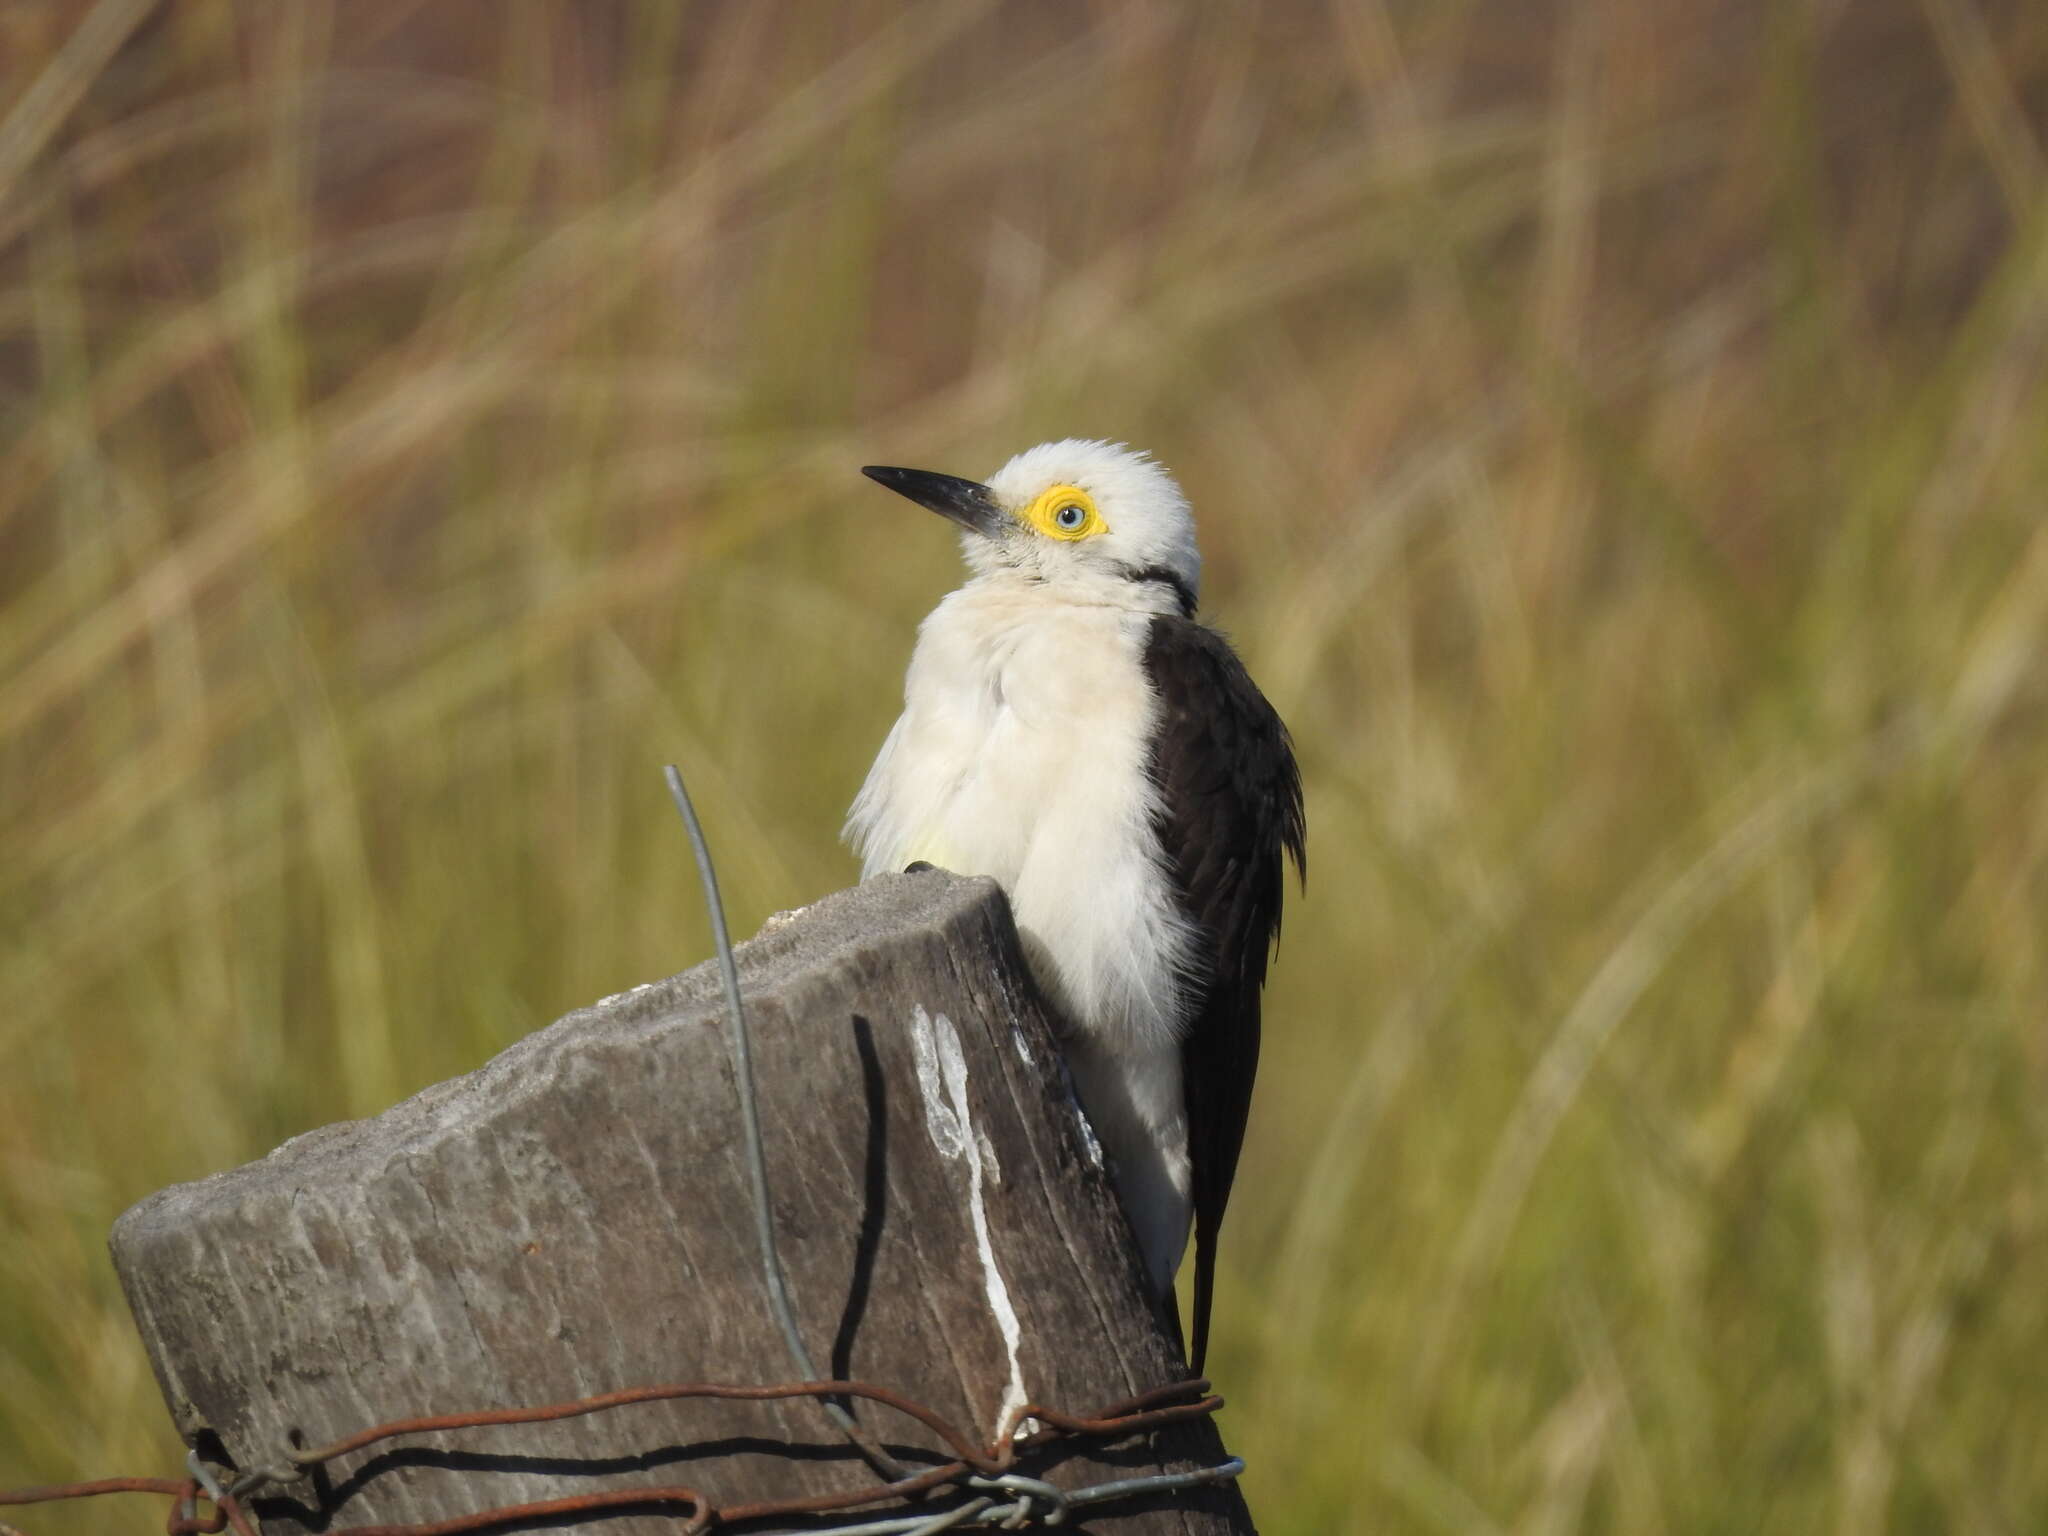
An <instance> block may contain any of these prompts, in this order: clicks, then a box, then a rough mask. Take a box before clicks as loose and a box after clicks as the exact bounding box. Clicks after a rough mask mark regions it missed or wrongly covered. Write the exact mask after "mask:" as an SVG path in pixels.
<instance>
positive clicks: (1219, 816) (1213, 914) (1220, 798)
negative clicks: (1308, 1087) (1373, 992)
mask: <svg viewBox="0 0 2048 1536" xmlns="http://www.w3.org/2000/svg"><path fill="white" fill-rule="evenodd" d="M1145 669H1146V672H1147V674H1148V675H1149V676H1150V678H1151V681H1152V686H1153V688H1154V689H1155V690H1156V691H1157V693H1158V696H1159V706H1160V720H1159V728H1158V732H1157V734H1156V735H1155V737H1154V738H1153V746H1152V762H1151V768H1152V777H1153V779H1154V780H1155V782H1156V783H1157V784H1158V786H1159V788H1160V791H1161V798H1162V800H1163V802H1164V804H1163V805H1162V807H1161V812H1160V815H1159V817H1158V830H1159V835H1160V838H1161V840H1162V842H1163V844H1164V846H1165V850H1166V857H1167V861H1168V867H1169V868H1170V870H1171V871H1172V875H1173V879H1174V883H1175V886H1176V888H1177V890H1178V894H1179V896H1180V900H1181V908H1182V911H1184V912H1185V913H1186V914H1187V915H1188V916H1189V917H1190V918H1191V919H1192V920H1193V921H1194V922H1195V923H1196V924H1197V925H1198V926H1199V927H1200V929H1201V934H1202V948H1201V953H1200V955H1199V957H1198V958H1199V960H1200V962H1201V972H1200V977H1199V981H1200V986H1201V990H1200V993H1199V994H1198V998H1197V1002H1196V1006H1195V1009H1194V1011H1193V1014H1192V1016H1191V1018H1190V1020H1189V1024H1188V1030H1187V1035H1186V1038H1185V1039H1184V1040H1183V1042H1182V1044H1181V1072H1182V1077H1183V1079H1184V1086H1183V1090H1182V1091H1183V1093H1184V1094H1185V1096H1186V1099H1187V1111H1188V1157H1189V1160H1190V1162H1191V1163H1192V1164H1193V1183H1194V1189H1193V1195H1194V1218H1195V1329H1194V1340H1193V1343H1194V1347H1193V1349H1192V1350H1191V1351H1190V1352H1189V1357H1188V1358H1189V1362H1190V1363H1191V1364H1192V1365H1193V1366H1194V1368H1195V1370H1196V1371H1197V1372H1198V1373H1199V1372H1200V1370H1201V1369H1202V1361H1203V1356H1204V1355H1206V1354H1207V1353H1208V1348H1209V1302H1210V1297H1211V1294H1212V1291H1213V1288H1214V1284H1215V1278H1216V1233H1217V1229H1218V1228H1219V1227H1220V1226H1221V1225H1222V1223H1223V1207H1224V1205H1225V1203H1226V1202H1227V1201H1228V1200H1229V1199H1230V1182H1231V1180H1232V1179H1233V1178H1234V1177H1235V1176H1236V1174H1237V1154H1238V1152H1239V1150H1240V1149H1241V1148H1242V1147H1243V1145H1244V1127H1245V1120H1246V1117H1247V1116H1248V1115H1249V1114H1250V1113H1251V1103H1252V1078H1253V1075H1254V1074H1255V1073H1256V1072H1257V1070H1258V1065H1259V989H1260V988H1261V987H1263V986H1264V985H1265V981H1266V960H1267V957H1268V955H1269V954H1270V952H1271V950H1272V946H1273V941H1274V939H1275V938H1277V937H1278V935H1279V932H1280V893H1281V884H1282V875H1283V869H1282V855H1283V853H1284V854H1291V855H1293V857H1294V866H1295V869H1296V870H1297V871H1298V872H1300V873H1301V874H1303V875H1304V876H1306V874H1307V870H1308V865H1307V852H1306V849H1305V847H1304V838H1305V835H1306V829H1305V825H1304V822H1303V817H1302V806H1301V775H1300V773H1299V772H1298V770H1297V769H1296V768H1295V765H1294V749H1293V744H1292V743H1291V742H1290V741H1289V740H1288V736H1287V728H1286V727H1285V726H1284V725H1282V724H1281V723H1280V717H1279V716H1278V715H1276V714H1275V713H1274V712H1273V706H1272V705H1270V704H1268V703H1267V702H1266V699H1265V696H1264V695H1263V694H1261V693H1260V692H1259V690H1258V689H1257V688H1256V687H1255V686H1253V683H1252V680H1251V678H1250V677H1249V676H1248V675H1247V674H1246V672H1245V669H1244V663H1243V662H1241V661H1239V660H1238V659H1237V653H1236V652H1235V651H1233V650H1231V648H1230V642H1229V641H1227V640H1225V639H1224V638H1223V637H1222V636H1221V635H1219V634H1217V633H1216V632H1215V631H1214V630H1211V629H1207V628H1205V627H1203V626H1202V625H1200V624H1198V623H1196V622H1194V621H1193V620H1192V619H1182V618H1173V617H1167V616H1161V617H1159V618H1156V619H1154V620H1153V621H1152V630H1151V633H1150V635H1149V636H1148V637H1147V641H1146V647H1145Z"/></svg>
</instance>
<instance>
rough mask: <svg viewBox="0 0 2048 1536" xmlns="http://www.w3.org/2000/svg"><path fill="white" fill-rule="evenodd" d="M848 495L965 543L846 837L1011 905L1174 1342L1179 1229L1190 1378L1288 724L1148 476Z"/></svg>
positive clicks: (1096, 452) (886, 481)
mask: <svg viewBox="0 0 2048 1536" xmlns="http://www.w3.org/2000/svg"><path fill="white" fill-rule="evenodd" d="M863 473H865V474H866V475H867V476H868V477H869V478H870V479H873V480H875V481H877V482H879V483H880V484H882V485H885V486H887V487H888V488H889V489H890V490H892V491H896V492H898V493H899V494H901V495H903V496H907V497H909V498H910V500H912V501H914V502H916V503H918V504H919V505H920V506H923V507H928V508H930V509H931V510H932V511H934V512H938V513H941V514H943V515H944V516H946V517H948V518H950V519H952V520H953V521H954V522H956V523H958V524H960V525H961V527H962V528H963V529H964V530H965V533H964V534H963V536H962V543H963V547H964V551H965V554H966V558H967V565H968V568H969V570H970V572H971V575H970V577H969V579H968V581H967V583H966V584H965V585H964V586H962V587H961V588H960V589H959V590H958V591H957V592H954V593H952V594H951V595H950V596H948V597H947V598H945V599H944V600H943V601H942V602H941V603H940V604H939V606H938V607H937V608H935V609H933V610H932V612H931V614H930V616H928V617H927V618H926V619H925V621H924V623H923V625H922V626H921V627H920V628H919V630H918V639H917V648H916V651H915V652H914V654H913V655H912V656H911V659H910V672H909V675H908V676H907V677H906V678H905V680H904V689H903V714H902V717H901V718H900V719H898V720H897V722H896V725H895V728H894V729H893V730H891V731H890V732H889V738H888V740H887V741H886V742H884V743H883V745H882V750H881V754H880V755H879V756H878V757H877V758H876V759H875V765H874V768H873V769H872V770H871V771H870V772H869V774H868V778H867V782H866V784H864V785H863V786H862V787H861V791H860V794H859V796H858V798H856V799H855V801H854V802H853V808H852V810H851V811H850V812H849V813H848V815H847V823H846V831H847V836H848V838H849V840H850V841H851V842H852V843H853V844H854V846H855V848H856V849H857V850H858V852H859V853H860V856H861V859H862V861H863V865H864V874H865V875H874V874H877V873H880V872H882V871H886V870H897V869H902V868H903V867H905V866H906V865H909V864H913V863H931V864H936V865H941V866H943V867H944V868H947V869H950V870H953V871H955V872H956V873H960V874H970V875H989V876H993V877H994V878H995V879H996V881H998V882H999V883H1000V884H1001V885H1002V887H1003V889H1004V891H1005V892H1007V894H1008V895H1009V898H1010V905H1011V908H1012V910H1013V911H1014V913H1015V915H1016V920H1017V930H1018V932H1019V934H1021V935H1022V937H1023V940H1024V947H1025V952H1026V954H1027V956H1028V958H1029V960H1030V962H1031V967H1032V970H1033V972H1034V975H1035V977H1036V979H1037V981H1038V983H1039V986H1040V988H1041V989H1042V990H1043V991H1044V992H1045V994H1046V995H1047V997H1048V999H1049V1000H1050V1001H1051V1003H1052V1005H1053V1007H1054V1009H1055V1010H1056V1011H1057V1013H1058V1015H1059V1017H1060V1022H1061V1025H1062V1029H1063V1035H1064V1038H1063V1045H1064V1047H1065V1051H1066V1057H1067V1063H1068V1067H1069V1069H1070V1070H1071V1072H1072V1075H1073V1080H1074V1086H1075V1088H1076V1090H1077V1091H1078V1092H1079V1094H1080V1097H1081V1103H1082V1106H1083V1108H1084V1109H1085V1110H1086V1111H1087V1113H1088V1118H1089V1122H1090V1123H1091V1125H1092V1126H1093V1127H1094V1129H1095V1133H1096V1135H1097V1137H1098V1138H1099V1139H1100V1140H1101V1142H1102V1144H1103V1146H1104V1148H1105V1149H1106V1150H1107V1152H1108V1154H1109V1157H1110V1159H1111V1163H1112V1170H1113V1173H1114V1177H1115V1180H1116V1187H1117V1191H1118V1194H1119V1196H1120V1197H1121V1200H1122V1204H1123V1207H1124V1212H1125V1215H1126V1216H1127V1217H1128V1218H1129V1220H1130V1223H1131V1227H1132V1230H1133V1233H1134V1235H1135V1236H1136V1238H1137V1241H1138V1246H1139V1250H1140V1252H1141V1253H1142V1255H1143V1257H1144V1261H1145V1266H1146V1269H1147V1272H1148V1273H1149V1276H1150V1278H1151V1282H1152V1285H1153V1287H1154V1290H1155V1293H1156V1294H1157V1295H1158V1297H1159V1299H1160V1301H1161V1304H1162V1305H1163V1306H1164V1308H1165V1309H1166V1311H1167V1314H1168V1315H1169V1316H1170V1317H1172V1318H1173V1320H1174V1323H1175V1326H1176V1328H1177V1327H1178V1324H1179V1318H1178V1314H1177V1312H1176V1311H1175V1308H1174V1306H1173V1276H1174V1271H1175V1270H1176V1269H1178V1268H1179V1267H1180V1261H1181V1255H1182V1252H1183V1251H1184V1250H1185V1248H1186V1246H1187V1239H1188V1228H1189V1225H1190V1221H1191V1219H1192V1224H1193V1226H1194V1231H1195V1293H1194V1309H1195V1315H1194V1330H1193V1335H1192V1345H1193V1347H1192V1349H1191V1350H1190V1351H1189V1360H1190V1362H1191V1363H1192V1364H1193V1366H1194V1368H1195V1369H1196V1370H1197V1371H1199V1370H1200V1369H1201V1368H1202V1363H1203V1357H1204V1355H1205V1354H1206V1353H1207V1348H1208V1335H1209V1308H1210V1302H1211V1295H1212V1291H1213V1288H1214V1285H1215V1274H1216V1236H1217V1229H1218V1227H1219V1226H1220V1225H1221V1223H1222V1220H1223V1208H1224V1204H1225V1202H1226V1201H1227V1200H1228V1199H1229V1196H1230V1184H1231V1180H1232V1178H1233V1176H1234V1175H1235V1174H1236V1171H1237V1159H1238V1152H1239V1150H1240V1148H1241V1147H1242V1145H1243V1142H1244V1129H1245V1119H1246V1116H1247V1115H1248V1113H1249V1112H1250V1108H1251V1095H1252V1077H1253V1073H1254V1072H1255V1070H1256V1069H1257V1066H1258V1055H1259V992H1260V989H1261V988H1262V987H1263V986H1264V984H1265V979H1266V962H1267V957H1268V954H1269V952H1270V950H1271V947H1272V944H1273V941H1274V939H1275V938H1276V937H1277V936H1278V933H1279V928H1280V898H1281V889H1282V875H1283V868H1282V856H1283V854H1291V855H1292V856H1293V859H1294V863H1295V868H1296V870H1297V872H1301V871H1303V870H1304V869H1305V863H1304V857H1305V855H1304V846H1303V843H1304V822H1303V816H1302V802H1301V779H1300V775H1299V774H1298V772H1297V770H1296V768H1295V764H1294V754H1293V750H1292V747H1291V744H1290V742H1289V740H1288V736H1287V730H1286V727H1284V726H1283V725H1282V724H1281V723H1280V718H1279V716H1278V715H1276V714H1275V713H1274V712H1273V708H1272V706H1271V705H1269V704H1268V703H1267V702H1266V700H1265V698H1264V696H1263V695H1262V694H1260V692H1259V690H1258V689H1257V688H1256V687H1255V686H1253V684H1252V680H1251V678H1250V677H1249V676H1247V675H1246V673H1245V669H1244V665H1243V663H1241V662H1240V661H1239V660H1238V658H1237V655H1236V653H1235V652H1234V651H1232V650H1231V648H1230V644H1229V642H1228V641H1227V640H1225V639H1224V638H1223V636H1221V635H1220V634H1218V633H1217V632H1216V631H1215V630H1213V629H1210V628H1208V627H1207V626H1205V625H1203V624H1202V623H1200V622H1199V621H1198V620H1197V619H1196V618H1195V602H1196V595H1197V592H1198V591H1199V588H1200V582H1201V573H1202V558H1201V555H1200V553H1199V552H1198V551H1197V549H1196V547H1195V524H1194V517H1193V514H1192V513H1191V512H1190V511H1189V509H1188V504H1187V499H1186V498H1185V497H1184V496H1183V495H1182V494H1181V490H1180V487H1179V486H1178V485H1176V484H1175V483H1174V480H1173V477H1172V476H1171V475H1169V474H1168V473H1167V472H1166V471H1165V470H1164V469H1163V468H1161V467H1160V466H1159V465H1158V464H1155V463H1153V462H1152V460H1151V459H1149V458H1147V457H1146V456H1145V455H1143V454H1141V453H1135V452H1132V451H1131V450H1130V449H1127V448H1124V447H1122V446H1120V445H1117V444H1112V443H1100V442H1088V441H1083V440H1080V439H1069V440H1067V441H1065V442H1057V443H1044V444H1041V445H1040V446H1038V447H1036V448H1032V449H1028V450H1026V451H1025V452H1023V453H1020V454H1018V455H1017V456H1016V457H1015V458H1014V459H1012V460H1010V462H1009V463H1007V464H1005V465H1004V466H1003V467H1002V468H1001V469H999V470H997V471H996V473H995V474H994V475H992V476H990V477H989V480H988V483H987V484H985V485H984V484H979V483H977V482H975V481H972V480H962V479H957V478H955V477H954V476H951V475H941V474H934V473H932V472H930V471H928V470H917V469H886V468H879V467H875V468H869V469H867V470H865V471H863Z"/></svg>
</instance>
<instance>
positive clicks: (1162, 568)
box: [865, 437, 1202, 613]
mask: <svg viewBox="0 0 2048 1536" xmlns="http://www.w3.org/2000/svg"><path fill="white" fill-rule="evenodd" d="M865 473H866V474H867V476H868V477H869V478H870V479H872V480H874V481H876V482H878V483H879V484H882V485H885V486H887V487H889V488H890V489H891V490H893V491H896V492H898V493H899V494H901V495H904V496H907V497H909V498H910V499H911V500H912V501H915V502H917V503H918V504H919V505H920V506H925V507H929V508H931V509H932V510H933V511H934V512H938V513H941V514H942V515H944V516H946V517H949V518H951V519H952V520H953V521H954V522H956V523H958V524H960V526H961V527H962V528H963V529H964V530H965V533H964V535H963V537H962V547H963V549H964V551H965V553H966V556H967V563H968V565H969V566H970V567H972V568H973V570H974V572H975V574H976V575H977V576H980V577H985V578H989V579H991V580H1001V579H1004V578H1006V577H1019V578H1022V579H1024V580H1027V581H1031V582H1042V583H1044V584H1045V585H1046V586H1047V587H1049V588H1052V589H1054V590H1056V591H1057V592H1059V593H1060V594H1062V595H1065V596H1070V597H1073V598H1076V599H1079V600H1083V601H1090V602H1108V603H1114V604H1118V605H1132V606H1139V607H1146V608H1153V609H1165V608H1171V607H1178V608H1180V609H1181V610H1182V611H1184V612H1187V613H1192V612H1193V611H1194V606H1195V599H1196V597H1197V595H1198V594H1199V592H1200V590H1201V584H1202V556H1201V552H1200V550H1198V549H1197V548H1196V546H1195V519H1194V514H1193V513H1192V512H1191V511H1189V509H1188V502H1187V498H1186V497H1185V496H1183V495H1182V494H1181V490H1180V487H1179V486H1178V485H1176V484H1174V480H1173V476H1171V475H1169V474H1168V473H1167V472H1166V471H1165V470H1164V469H1163V468H1162V467H1160V466H1159V465H1158V464H1155V463H1154V462H1153V461H1152V460H1151V459H1149V458H1147V457H1146V456H1145V455H1144V454H1142V453H1139V452H1136V451H1135V450H1133V449H1130V448H1126V447H1124V446H1123V445H1122V444H1121V443H1102V442H1094V441H1091V440H1089V439H1086V438H1078V437H1070V438H1066V439H1064V440H1062V441H1060V442H1057V443H1040V444H1039V445H1038V446H1037V447H1036V448H1027V449H1025V450H1024V451H1023V452H1022V453H1020V454H1018V455H1017V456H1016V457H1015V458H1014V459H1012V460H1010V462H1009V463H1007V464H1005V465H1004V466H1003V467H1002V468H1001V469H999V470H997V471H996V472H995V473H994V474H993V475H991V476H989V478H988V483H987V484H985V485H983V484H978V483H976V482H975V481H972V480H961V479H958V478H956V477H955V476H952V475H942V474H934V473H933V472H931V471H929V470H920V469H888V468H881V467H871V468H869V469H867V470H866V471H865Z"/></svg>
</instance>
